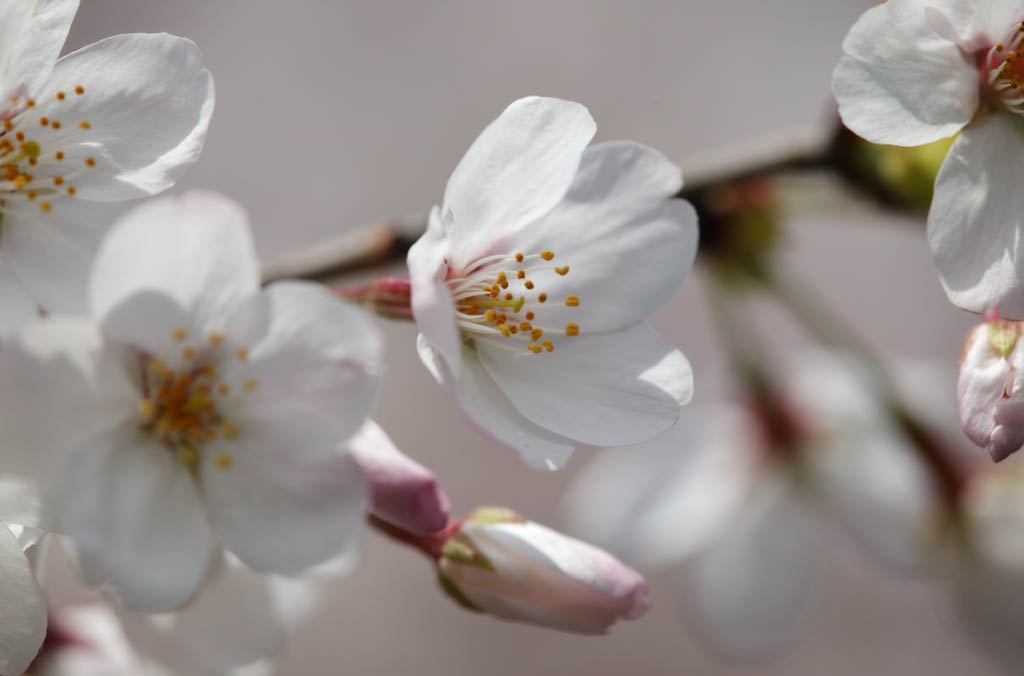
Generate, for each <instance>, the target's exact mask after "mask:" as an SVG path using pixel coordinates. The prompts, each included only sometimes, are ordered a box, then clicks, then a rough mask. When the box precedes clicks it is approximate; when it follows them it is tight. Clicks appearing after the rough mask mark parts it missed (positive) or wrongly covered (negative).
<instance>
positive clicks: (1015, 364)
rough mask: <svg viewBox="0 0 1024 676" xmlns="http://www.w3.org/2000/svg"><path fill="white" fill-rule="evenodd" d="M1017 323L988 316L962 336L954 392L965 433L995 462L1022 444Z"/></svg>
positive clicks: (1023, 350)
mask: <svg viewBox="0 0 1024 676" xmlns="http://www.w3.org/2000/svg"><path fill="white" fill-rule="evenodd" d="M1020 333H1021V326H1020V324H1019V323H1017V322H1008V321H1005V320H1002V319H998V318H990V319H988V320H986V321H985V322H984V323H982V324H979V325H978V326H976V327H974V329H972V330H971V332H970V333H969V334H968V335H967V339H966V340H965V341H964V349H963V355H962V357H961V359H960V379H959V381H958V383H957V398H958V399H959V402H960V423H961V425H963V428H964V433H965V434H966V435H967V437H968V438H969V439H970V440H971V441H973V442H974V443H976V444H978V445H979V446H981V447H982V448H984V449H985V450H987V451H988V452H989V455H991V456H992V459H993V460H994V461H996V462H1000V461H1002V460H1004V459H1005V458H1006V457H1007V456H1009V455H1010V454H1011V453H1014V452H1016V451H1017V450H1019V449H1020V447H1021V446H1022V445H1024V381H1022V380H1021V375H1022V369H1024V347H1021V345H1020Z"/></svg>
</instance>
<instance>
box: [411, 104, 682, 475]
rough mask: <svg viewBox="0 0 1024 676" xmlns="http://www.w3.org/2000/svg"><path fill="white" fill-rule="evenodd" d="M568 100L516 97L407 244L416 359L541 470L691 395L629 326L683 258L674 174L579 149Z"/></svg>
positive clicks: (582, 117) (657, 422)
mask: <svg viewBox="0 0 1024 676" xmlns="http://www.w3.org/2000/svg"><path fill="white" fill-rule="evenodd" d="M594 130H595V125H594V121H593V120H592V119H591V117H590V114H589V113H588V112H587V110H586V108H584V107H583V106H581V105H579V104H577V103H572V102H569V101H561V100H558V99H547V98H537V97H531V98H525V99H520V100H518V101H515V102H514V103H512V104H511V105H510V106H509V107H508V108H507V109H506V110H505V111H504V112H503V113H502V114H501V115H500V116H499V117H498V119H496V120H495V121H494V122H492V123H491V124H490V125H489V126H488V127H487V128H486V129H485V130H484V131H483V133H481V134H480V136H479V137H478V138H477V139H476V141H475V142H474V143H473V145H472V146H471V147H470V149H469V150H468V151H467V152H466V155H465V157H463V158H462V161H461V162H460V163H459V166H458V167H456V169H455V172H454V173H453V174H452V176H451V178H450V179H449V180H448V185H447V187H446V189H445V194H444V201H443V202H442V204H441V206H440V207H435V209H434V210H433V211H432V213H431V215H430V221H429V226H428V229H427V232H426V234H424V235H423V237H421V238H420V240H419V241H418V242H417V243H416V244H415V245H414V246H413V247H412V249H411V250H410V251H409V261H408V262H409V272H410V275H411V277H412V308H413V313H414V315H415V318H416V321H417V322H418V323H419V328H420V331H421V334H420V337H419V341H418V348H419V351H420V357H421V358H422V360H423V362H424V363H425V364H426V365H427V367H428V368H429V369H430V371H431V373H432V374H433V375H434V377H435V378H436V379H437V380H438V381H439V382H441V383H443V384H445V385H446V386H448V387H449V388H450V389H451V390H452V391H453V393H454V395H455V397H456V399H457V400H458V402H459V404H460V406H461V407H462V409H463V410H464V411H465V413H466V414H467V415H468V416H469V418H471V419H472V420H473V421H474V422H475V424H476V426H477V427H478V429H479V430H480V431H481V432H483V433H484V434H486V435H488V436H490V437H492V438H493V439H495V440H496V441H499V442H501V443H503V444H505V445H507V446H510V447H512V448H514V449H516V450H517V451H519V453H520V454H521V455H522V457H523V459H524V460H525V461H526V462H527V463H529V464H530V465H531V466H533V467H543V468H547V469H554V468H557V467H559V466H561V465H563V464H564V463H565V462H566V461H567V460H568V458H569V455H570V454H571V452H572V449H573V446H574V444H576V443H586V444H593V445H598V446H610V445H614V444H630V443H635V442H638V441H643V440H644V439H649V438H651V437H652V436H654V435H656V434H658V433H659V432H661V431H662V430H664V429H666V428H667V427H669V426H670V425H671V424H672V422H673V421H675V420H676V418H677V417H678V415H679V407H680V406H681V405H683V404H684V403H686V402H687V401H688V400H689V398H690V395H691V392H692V374H691V371H690V365H689V363H688V362H687V361H686V358H685V357H684V356H683V354H682V353H681V352H680V351H679V350H677V349H675V348H673V347H672V346H671V345H669V344H668V343H666V342H665V341H664V340H662V339H661V338H660V337H659V336H658V335H657V334H656V333H654V331H653V330H652V329H651V328H650V327H649V326H648V325H647V324H646V323H645V320H646V319H647V317H648V316H649V315H650V314H651V313H652V312H654V311H655V310H656V309H658V308H659V307H661V305H662V304H664V303H665V301H667V300H668V299H669V298H670V297H671V296H672V295H673V294H674V293H675V292H676V290H677V289H678V288H679V285H680V284H681V283H682V281H683V278H684V277H685V276H686V273H687V272H688V271H689V269H690V266H691V264H692V262H693V258H694V255H695V253H696V244H697V225H696V215H695V212H694V210H693V208H692V207H691V206H690V205H689V204H688V203H687V202H685V201H683V200H678V199H670V198H671V197H672V196H673V195H674V194H676V193H677V192H678V191H679V188H680V186H681V185H682V177H681V176H680V173H679V169H678V168H677V167H676V166H675V165H674V164H672V163H671V162H670V161H668V160H667V159H666V158H665V157H664V156H663V155H661V154H660V153H658V152H656V151H654V150H652V149H650V148H647V147H645V146H642V145H640V144H637V143H631V142H612V143H602V144H598V145H595V146H593V147H590V148H587V147H586V146H587V143H589V142H590V139H591V137H592V136H593V134H594Z"/></svg>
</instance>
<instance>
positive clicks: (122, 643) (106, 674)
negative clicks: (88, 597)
mask: <svg viewBox="0 0 1024 676" xmlns="http://www.w3.org/2000/svg"><path fill="white" fill-rule="evenodd" d="M11 673H12V674H17V673H20V672H11ZM30 673H31V675H32V676H172V674H177V676H192V675H191V674H188V673H187V672H182V671H171V670H170V669H168V668H164V667H163V666H161V665H158V664H156V663H155V662H151V661H148V660H144V659H142V658H141V657H139V656H138V655H137V654H136V653H135V651H134V649H133V648H132V646H131V645H130V644H129V643H128V640H127V639H126V638H125V635H124V631H123V629H122V628H121V623H120V622H119V621H118V619H117V616H116V615H115V614H114V612H113V611H112V610H110V608H108V607H107V606H103V605H98V604H97V605H92V606H78V607H68V608H62V609H61V610H60V611H58V612H56V613H55V614H54V616H53V617H52V618H51V620H50V633H49V635H48V636H47V639H46V645H45V646H44V648H43V651H42V652H41V653H40V654H39V658H38V659H37V660H36V661H35V662H34V663H33V664H32V671H31V672H30Z"/></svg>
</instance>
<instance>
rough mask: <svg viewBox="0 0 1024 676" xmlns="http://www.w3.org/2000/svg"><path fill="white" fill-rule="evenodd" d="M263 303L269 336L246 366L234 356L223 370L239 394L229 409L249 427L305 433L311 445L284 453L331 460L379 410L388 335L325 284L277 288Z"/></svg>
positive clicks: (251, 348)
mask: <svg viewBox="0 0 1024 676" xmlns="http://www.w3.org/2000/svg"><path fill="white" fill-rule="evenodd" d="M262 298H263V300H264V302H265V305H266V312H267V317H268V319H269V322H268V324H267V325H266V331H265V333H263V335H259V336H255V335H254V336H252V341H253V342H244V343H242V344H241V347H244V348H245V349H247V350H248V356H247V358H246V359H244V360H243V359H237V358H235V357H234V356H227V357H226V358H225V360H224V362H223V363H222V365H221V367H220V374H221V375H220V377H221V379H222V380H223V381H224V382H226V383H229V384H230V385H231V387H232V394H231V395H229V396H228V397H226V398H225V400H224V401H225V408H228V409H229V412H231V413H232V415H236V414H237V416H238V417H239V423H240V424H242V425H244V424H245V420H246V419H263V420H267V421H269V420H277V421H281V422H282V423H285V424H289V425H290V426H295V427H297V428H298V427H301V428H303V429H304V430H305V435H306V439H305V441H304V442H303V443H302V444H301V445H299V446H297V447H294V448H289V447H282V448H281V449H279V450H280V451H281V452H283V453H286V454H291V455H293V456H295V457H306V458H313V457H331V456H333V455H334V453H335V451H336V449H337V446H338V444H340V443H342V442H343V441H345V440H346V439H348V438H349V437H351V436H352V435H354V434H355V433H356V432H358V431H359V429H360V428H361V427H362V425H363V423H364V422H365V421H366V419H367V418H368V417H369V415H370V411H372V410H373V406H374V404H375V403H376V400H377V390H378V387H379V385H380V370H381V344H380V334H379V332H378V331H377V328H376V327H375V326H374V325H373V324H372V323H371V322H370V320H369V317H368V316H367V315H366V313H365V312H363V311H362V310H360V309H358V308H355V307H353V306H351V305H349V304H347V303H345V302H343V301H341V300H339V299H338V298H336V297H334V296H332V295H331V294H330V292H328V291H327V289H325V288H324V287H322V286H320V285H318V284H312V283H308V282H290V281H284V282H277V283H274V284H271V285H270V286H269V287H267V288H266V289H265V290H264V291H263V293H262ZM243 338H244V337H242V336H238V335H234V336H232V339H233V340H242V339H243ZM250 381H251V382H250ZM247 382H249V387H246V383H247ZM289 420H290V421H291V422H290V423H289V422H288V421H289Z"/></svg>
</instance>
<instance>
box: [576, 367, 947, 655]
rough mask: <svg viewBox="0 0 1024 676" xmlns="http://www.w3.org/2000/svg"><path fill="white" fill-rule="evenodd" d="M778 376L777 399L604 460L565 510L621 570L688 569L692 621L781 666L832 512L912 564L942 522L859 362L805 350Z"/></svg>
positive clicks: (812, 591) (694, 415)
mask: <svg viewBox="0 0 1024 676" xmlns="http://www.w3.org/2000/svg"><path fill="white" fill-rule="evenodd" d="M784 372H785V373H787V379H786V380H785V381H783V382H782V383H781V387H780V389H779V391H777V392H771V393H765V396H764V397H762V398H758V399H757V400H755V401H749V402H745V403H721V404H719V405H717V406H716V407H715V408H713V409H710V410H708V409H703V410H702V409H699V408H698V409H694V410H691V411H688V412H687V414H686V415H684V417H683V419H682V420H681V422H680V423H679V424H678V425H677V426H676V427H674V428H673V429H672V430H670V431H669V432H668V433H667V434H665V435H663V436H662V437H660V438H658V439H656V440H654V441H652V442H649V443H647V444H643V445H641V446H637V447H634V448H630V449H614V450H609V451H606V452H605V453H603V454H601V455H600V456H599V457H598V458H596V459H595V461H593V462H592V463H591V464H590V465H589V466H588V467H587V468H586V469H585V470H584V471H583V472H582V473H581V474H580V476H579V477H578V479H577V481H576V483H575V485H574V486H573V487H572V490H571V491H570V493H569V496H568V498H567V501H566V508H567V512H568V516H569V521H570V523H571V524H572V527H573V529H574V532H579V533H580V534H581V535H582V536H583V537H585V538H587V539H588V540H591V541H594V542H595V543H597V544H599V545H602V546H607V547H609V548H610V549H611V550H612V551H613V552H616V553H618V554H620V555H622V556H623V557H624V558H625V559H626V560H627V561H630V562H632V563H635V564H637V565H640V566H659V567H660V566H666V565H671V564H674V563H677V562H682V561H687V562H688V570H689V575H688V577H687V585H688V586H687V589H686V594H685V598H686V601H687V606H688V607H687V609H688V611H690V612H691V614H692V615H693V617H694V619H695V621H696V623H697V626H698V628H699V629H700V630H701V631H702V632H703V633H704V634H706V636H707V639H708V640H709V641H710V643H711V644H712V645H713V646H714V647H715V648H716V649H718V650H720V651H722V652H724V653H726V654H728V655H730V656H733V657H737V658H741V659H751V658H752V659H759V658H766V657H771V656H774V655H777V654H779V653H781V652H782V651H784V650H785V649H787V648H788V647H789V646H790V645H791V643H792V642H793V641H794V640H795V639H797V638H799V637H800V636H801V635H803V634H804V633H805V632H806V631H807V629H808V628H809V626H810V622H811V620H812V618H813V615H814V611H815V608H816V606H817V604H818V602H819V594H820V592H821V591H822V581H823V574H824V570H825V568H824V560H823V550H824V543H825V540H824V535H825V533H826V531H827V530H828V529H829V527H828V525H827V524H826V523H825V520H826V519H827V518H828V517H830V516H831V517H835V518H837V519H838V520H839V521H840V522H841V523H843V525H844V526H845V527H846V529H847V531H848V532H849V533H851V535H853V536H854V537H855V539H857V540H858V541H859V542H860V543H861V544H862V545H864V546H865V547H866V549H867V550H868V551H870V552H871V553H873V554H874V555H876V556H877V557H878V558H879V559H880V560H881V561H883V562H885V563H887V564H889V565H891V566H894V567H897V568H900V569H914V568H916V567H919V566H920V565H922V563H923V556H924V554H925V553H926V551H927V548H928V547H929V545H930V543H931V542H932V540H933V537H934V536H935V534H936V533H935V528H936V525H937V519H938V516H939V515H940V514H941V512H940V509H941V506H940V504H939V496H938V493H937V490H936V487H935V485H934V484H933V482H932V480H931V477H930V476H929V474H928V469H927V468H926V467H925V466H923V465H922V464H920V462H919V461H918V460H917V457H916V456H915V455H914V452H913V450H912V448H911V447H910V446H909V441H908V440H907V439H905V438H904V437H903V436H902V435H901V433H900V432H899V431H898V430H897V429H896V428H895V427H894V425H893V423H892V422H891V421H890V419H889V417H888V416H887V414H886V411H885V409H884V408H883V406H884V404H883V402H881V401H880V397H879V395H878V393H877V392H876V391H875V389H874V387H873V383H872V382H871V381H870V380H869V379H868V376H867V375H865V373H866V369H865V367H864V364H862V363H861V362H860V361H858V360H857V359H854V358H852V357H846V356H844V355H837V354H829V353H819V352H806V353H801V354H799V355H798V356H796V357H795V358H794V359H792V360H790V362H789V364H788V367H787V368H786V369H785V371H784ZM925 399H927V396H925Z"/></svg>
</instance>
